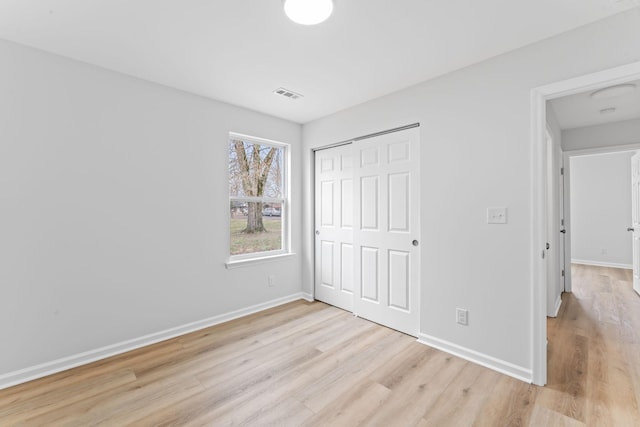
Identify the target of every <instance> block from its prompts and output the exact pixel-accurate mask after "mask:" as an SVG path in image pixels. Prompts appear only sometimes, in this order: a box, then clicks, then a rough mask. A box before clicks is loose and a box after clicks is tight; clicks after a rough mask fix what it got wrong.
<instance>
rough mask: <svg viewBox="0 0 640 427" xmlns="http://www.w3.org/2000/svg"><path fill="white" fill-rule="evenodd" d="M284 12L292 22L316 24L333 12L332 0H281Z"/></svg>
mask: <svg viewBox="0 0 640 427" xmlns="http://www.w3.org/2000/svg"><path fill="white" fill-rule="evenodd" d="M283 1H284V13H286V14H287V16H288V17H289V19H291V20H292V21H293V22H296V23H298V24H302V25H316V24H319V23H321V22H323V21H325V20H326V19H327V18H328V17H329V16H330V15H331V12H333V0H283Z"/></svg>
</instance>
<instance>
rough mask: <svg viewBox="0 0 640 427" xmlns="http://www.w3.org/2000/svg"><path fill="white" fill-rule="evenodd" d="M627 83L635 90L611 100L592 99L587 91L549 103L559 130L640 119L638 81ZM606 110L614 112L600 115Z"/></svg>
mask: <svg viewBox="0 0 640 427" xmlns="http://www.w3.org/2000/svg"><path fill="white" fill-rule="evenodd" d="M629 83H631V84H633V85H635V90H633V91H631V92H629V93H625V94H621V95H619V96H615V97H611V98H604V99H593V98H591V94H592V93H593V92H594V91H589V92H584V93H578V94H576V95H570V96H565V97H562V98H558V99H554V100H552V101H549V102H551V105H552V106H553V112H554V113H555V115H556V119H557V120H558V124H559V125H560V128H561V129H574V128H580V127H585V126H594V125H601V124H604V123H611V122H621V121H623V120H633V119H640V80H637V81H633V82H629ZM607 108H615V112H613V113H607V114H601V113H600V111H601V110H604V109H607Z"/></svg>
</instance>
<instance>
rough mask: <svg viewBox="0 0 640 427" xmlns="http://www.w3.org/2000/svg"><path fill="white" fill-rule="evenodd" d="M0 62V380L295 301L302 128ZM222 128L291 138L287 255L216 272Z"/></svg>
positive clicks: (9, 59) (221, 242) (160, 90)
mask: <svg viewBox="0 0 640 427" xmlns="http://www.w3.org/2000/svg"><path fill="white" fill-rule="evenodd" d="M0 64H2V65H1V66H0V203H1V209H0V292H1V295H0V338H1V340H2V342H1V348H2V350H1V351H0V388H1V386H2V383H3V381H4V382H5V383H6V382H10V381H12V380H19V379H20V378H25V377H28V376H29V375H31V374H34V373H37V372H39V371H38V369H36V370H35V371H31V370H29V368H30V367H33V366H34V365H38V364H42V363H47V362H51V361H53V360H56V359H59V358H63V357H68V356H73V355H76V354H78V353H81V352H86V351H92V350H95V349H97V348H101V347H103V346H109V345H112V344H114V343H119V342H122V341H125V340H130V339H136V338H139V337H141V336H144V335H146V334H151V333H156V332H158V331H163V330H166V329H168V328H172V327H176V326H180V325H184V324H187V323H189V322H195V321H198V320H202V319H206V318H210V317H212V316H217V315H220V314H225V313H229V312H231V311H233V310H241V309H244V308H247V307H251V306H254V305H257V304H263V303H268V302H269V301H273V300H276V299H279V298H285V297H291V296H293V297H297V296H299V295H300V291H301V288H300V283H301V273H300V271H301V267H300V265H301V258H300V255H299V253H300V249H301V247H300V227H301V225H300V224H301V221H300V215H301V202H300V198H301V185H300V184H299V183H300V175H301V169H300V161H299V159H300V157H301V151H300V139H301V126H300V125H298V124H294V123H291V122H287V121H284V120H280V119H276V118H273V117H269V116H266V115H263V114H258V113H255V112H251V111H248V110H244V109H241V108H236V107H233V106H230V105H226V104H223V103H220V102H215V101H212V100H209V99H205V98H201V97H197V96H194V95H190V94H187V93H184V92H180V91H177V90H173V89H169V88H166V87H162V86H159V85H155V84H152V83H148V82H145V81H142V80H138V79H134V78H131V77H128V76H125V75H121V74H117V73H113V72H110V71H106V70H103V69H100V68H96V67H93V66H89V65H86V64H83V63H79V62H74V61H71V60H68V59H65V58H62V57H59V56H55V55H51V54H47V53H43V52H41V51H37V50H34V49H31V48H26V47H22V46H19V45H16V44H12V43H8V42H5V41H0ZM229 131H235V132H240V133H243V134H248V135H255V136H259V137H264V138H269V139H273V140H277V141H282V142H286V143H290V144H291V147H292V150H291V151H292V165H293V171H292V178H293V179H292V183H293V189H292V191H293V199H292V200H293V206H292V214H293V223H292V230H293V250H294V252H296V253H297V254H298V255H296V256H294V257H291V258H289V259H287V260H285V261H280V262H272V263H268V264H261V265H256V266H253V267H247V268H240V269H235V270H226V269H225V266H224V262H225V259H226V257H227V248H228V240H229V236H228V228H227V227H228V225H227V224H228V218H227V217H228V178H227V149H228V143H227V136H228V132H229ZM270 274H273V275H275V276H276V278H277V286H276V287H273V288H269V287H267V275H270ZM74 360H75V359H74ZM76 361H77V360H76ZM22 369H26V371H24V372H18V371H19V370H22ZM12 373H13V374H15V375H13V374H12Z"/></svg>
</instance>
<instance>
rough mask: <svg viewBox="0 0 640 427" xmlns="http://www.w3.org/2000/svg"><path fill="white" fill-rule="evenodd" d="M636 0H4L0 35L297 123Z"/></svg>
mask: <svg viewBox="0 0 640 427" xmlns="http://www.w3.org/2000/svg"><path fill="white" fill-rule="evenodd" d="M639 4H640V0H482V1H479V0H441V1H436V0H399V1H389V0H335V9H334V13H333V15H332V16H331V18H329V20H328V21H326V22H325V23H323V24H320V25H318V26H314V27H305V26H301V25H297V24H294V23H292V22H290V21H289V20H288V19H287V18H286V17H285V16H284V14H283V11H282V1H281V0H226V1H223V0H0V38H3V39H6V40H10V41H15V42H18V43H22V44H25V45H29V46H33V47H37V48H40V49H43V50H46V51H50V52H54V53H57V54H60V55H63V56H67V57H70V58H74V59H77V60H80V61H84V62H88V63H91V64H95V65H99V66H102V67H105V68H109V69H112V70H116V71H119V72H122V73H126V74H130V75H132V76H137V77H140V78H143V79H146V80H150V81H153V82H157V83H160V84H163V85H167V86H171V87H174V88H178V89H182V90H185V91H188V92H192V93H195V94H199V95H203V96H206V97H210V98H213V99H217V100H221V101H225V102H228V103H231V104H235V105H240V106H243V107H246V108H250V109H253V110H257V111H261V112H265V113H268V114H272V115H275V116H278V117H283V118H286V119H289V120H293V121H295V122H299V123H305V122H308V121H311V120H314V119H316V118H319V117H322V116H324V115H327V114H330V113H333V112H336V111H339V110H342V109H345V108H347V107H350V106H352V105H356V104H359V103H361V102H364V101H367V100H370V99H373V98H376V97H379V96H381V95H385V94H387V93H391V92H394V91H396V90H399V89H402V88H404V87H407V86H410V85H413V84H415V83H418V82H421V81H424V80H427V79H430V78H433V77H435V76H438V75H442V74H445V73H447V72H450V71H453V70H455V69H459V68H462V67H464V66H467V65H470V64H473V63H476V62H479V61H482V60H484V59H487V58H490V57H492V56H495V55H498V54H501V53H504V52H507V51H509V50H513V49H516V48H519V47H521V46H524V45H527V44H530V43H533V42H535V41H539V40H541V39H544V38H547V37H550V36H553V35H555V34H559V33H561V32H565V31H567V30H570V29H573V28H576V27H578V26H581V25H584V24H587V23H589V22H593V21H596V20H599V19H602V18H605V17H607V16H609V15H613V14H615V13H618V12H621V11H623V10H626V9H630V8H632V7H637V6H638V5H639ZM281 86H282V87H285V88H287V89H290V90H292V91H295V92H298V93H301V94H303V95H304V97H303V98H301V99H298V100H290V99H286V98H282V97H279V96H276V95H274V94H273V93H272V91H273V90H274V89H277V88H279V87H281Z"/></svg>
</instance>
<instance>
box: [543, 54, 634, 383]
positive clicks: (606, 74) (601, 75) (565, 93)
mask: <svg viewBox="0 0 640 427" xmlns="http://www.w3.org/2000/svg"><path fill="white" fill-rule="evenodd" d="M634 80H640V62H636V63H633V64H629V65H625V66H622V67H617V68H612V69H609V70H605V71H602V72H598V73H594V74H589V75H586V76H581V77H577V78H573V79H569V80H565V81H561V82H557V83H553V84H550V85H546V86H542V87H539V88H535V89H533V90H532V92H531V95H532V96H531V101H532V108H531V120H532V121H531V124H532V126H531V131H532V135H531V140H532V148H533V158H532V171H533V180H532V202H533V212H532V213H533V222H532V239H531V241H532V248H531V257H532V273H533V274H532V279H531V280H532V281H531V289H532V297H533V298H532V347H531V348H532V379H533V383H534V384H537V385H545V384H546V382H547V324H546V319H547V293H548V287H547V285H548V283H547V277H548V276H547V268H548V267H549V266H548V262H547V256H546V255H547V251H546V247H547V243H548V240H547V238H548V234H547V233H548V228H547V223H548V220H547V219H548V215H549V205H553V203H556V202H553V201H550V200H549V199H548V198H547V189H548V188H547V185H548V184H547V183H548V176H549V175H548V174H549V171H548V169H549V167H548V157H547V138H546V129H547V101H552V100H554V99H559V98H563V97H569V96H571V95H576V94H579V93H585V92H589V93H594V92H596V91H599V90H601V89H604V88H608V87H612V86H616V85H621V84H625V83H628V82H631V81H634ZM565 200H566V199H565ZM565 207H566V203H565ZM567 240H568V239H567ZM570 259H571V258H570V257H568V258H566V260H565V265H566V263H567V262H569V261H570ZM565 271H568V269H567V268H566V266H565Z"/></svg>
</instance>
